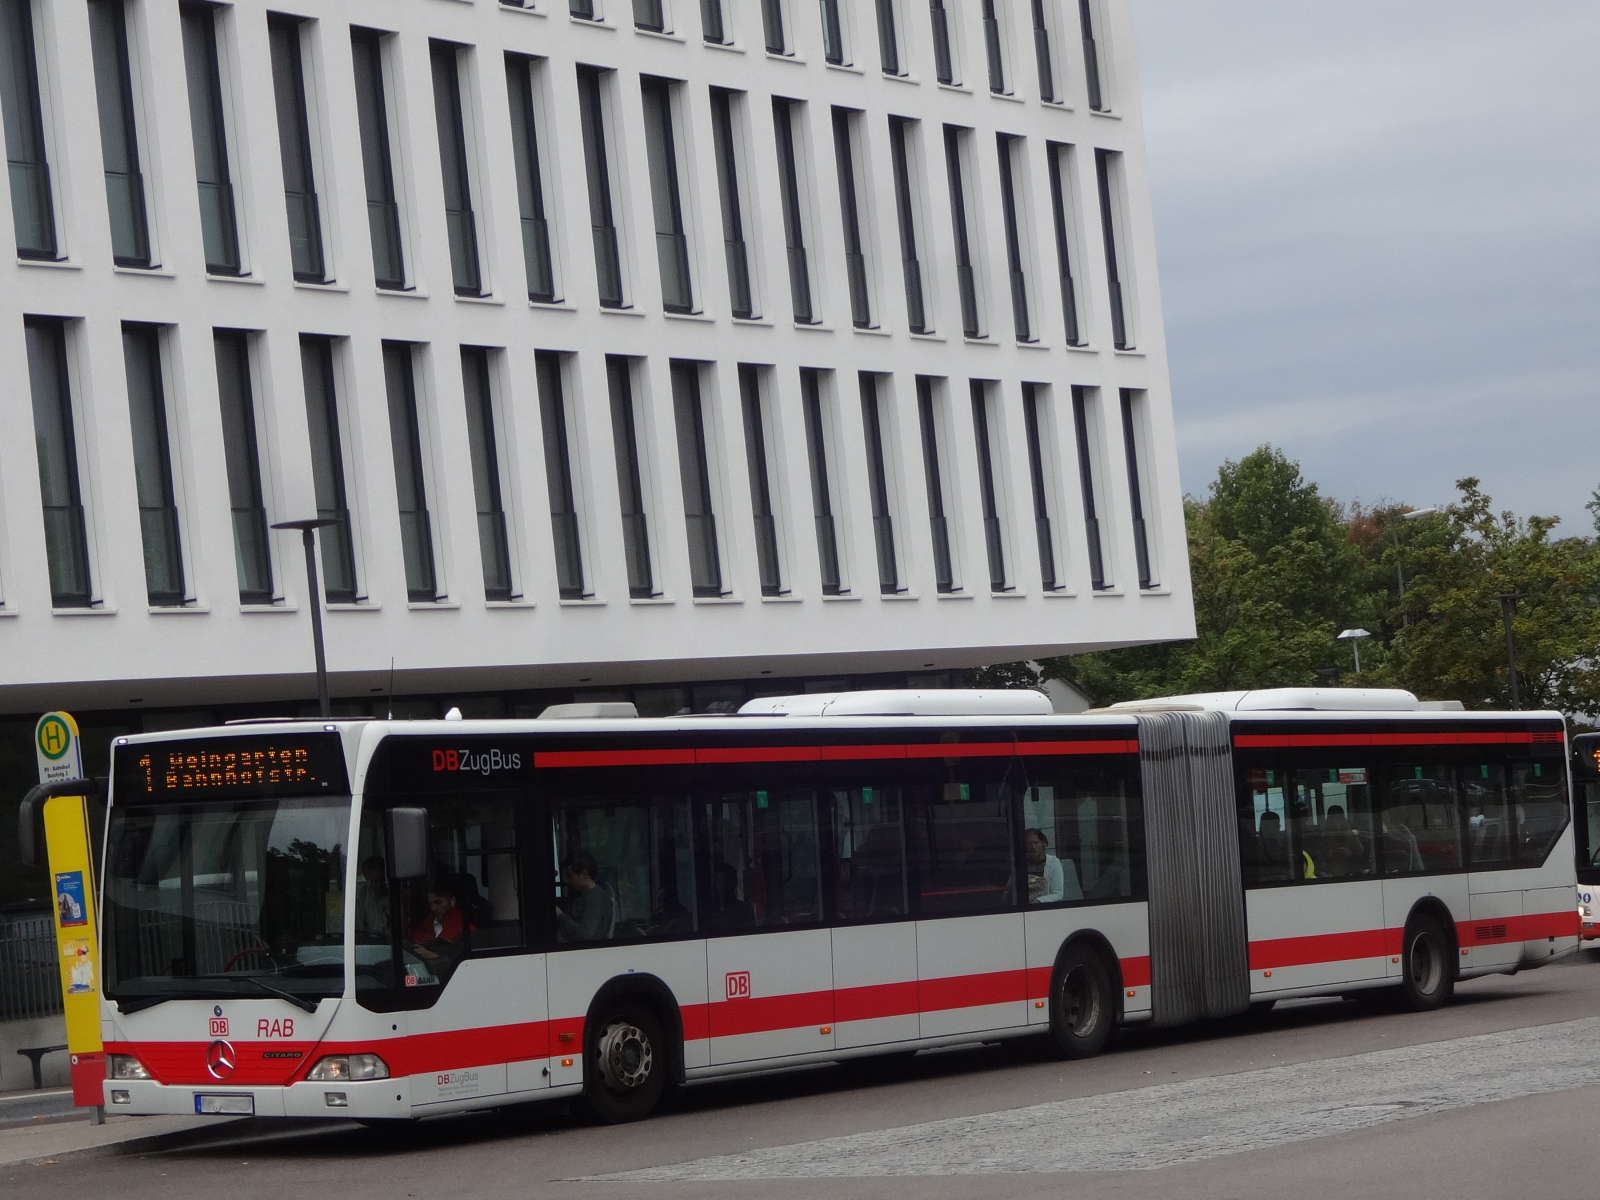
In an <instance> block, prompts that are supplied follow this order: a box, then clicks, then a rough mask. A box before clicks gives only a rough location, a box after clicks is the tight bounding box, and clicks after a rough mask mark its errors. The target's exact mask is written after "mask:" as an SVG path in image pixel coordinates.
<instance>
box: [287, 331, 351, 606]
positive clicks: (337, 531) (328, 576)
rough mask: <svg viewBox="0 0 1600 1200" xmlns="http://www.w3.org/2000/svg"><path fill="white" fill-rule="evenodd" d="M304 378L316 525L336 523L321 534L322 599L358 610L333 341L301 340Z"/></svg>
mask: <svg viewBox="0 0 1600 1200" xmlns="http://www.w3.org/2000/svg"><path fill="white" fill-rule="evenodd" d="M300 377H301V381H302V382H303V384H304V386H305V393H306V427H307V429H308V430H309V432H310V435H311V483H312V487H313V489H314V491H315V493H316V500H317V519H318V520H322V521H334V522H336V524H333V525H325V526H323V528H321V529H319V530H317V541H318V544H319V546H320V548H321V550H322V594H323V596H324V597H325V598H326V600H327V602H328V603H329V604H354V603H356V602H357V601H358V600H359V599H360V597H359V596H358V595H357V590H356V554H355V539H354V532H353V529H352V527H351V522H350V500H349V493H348V490H347V487H346V482H345V467H344V431H343V422H342V421H341V420H340V418H339V393H338V387H337V384H336V382H335V375H334V367H333V341H332V339H331V338H323V337H301V339H300Z"/></svg>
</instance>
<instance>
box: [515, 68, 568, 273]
mask: <svg viewBox="0 0 1600 1200" xmlns="http://www.w3.org/2000/svg"><path fill="white" fill-rule="evenodd" d="M505 61H506V92H507V95H508V97H509V101H510V108H511V151H512V156H513V158H514V160H515V163H516V169H517V209H518V214H519V216H520V217H521V223H522V265H523V269H524V270H525V271H526V272H527V277H528V299H529V300H531V301H533V302H534V303H536V304H554V303H556V302H557V300H558V299H559V296H558V295H557V292H556V279H555V258H554V255H553V254H552V253H551V249H550V221H549V218H548V216H547V214H546V209H545V194H544V164H543V160H542V159H541V157H540V154H539V121H538V110H537V105H536V104H535V102H534V93H533V74H532V73H533V71H534V70H535V69H536V66H535V64H537V63H538V62H539V61H540V60H539V59H536V58H532V57H530V56H528V55H523V54H515V53H512V52H509V51H508V52H507V53H506V56H505Z"/></svg>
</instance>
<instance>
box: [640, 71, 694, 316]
mask: <svg viewBox="0 0 1600 1200" xmlns="http://www.w3.org/2000/svg"><path fill="white" fill-rule="evenodd" d="M681 86H682V85H681V84H677V83H675V82H674V81H673V80H670V79H660V78H657V77H655V76H652V75H646V76H642V77H641V78H640V80H639V94H640V98H641V100H642V102H643V105H644V128H645V158H646V163H647V167H648V173H649V176H650V199H651V206H650V207H651V213H652V215H653V217H654V218H655V235H656V263H657V266H658V268H659V271H660V275H661V307H662V308H663V309H664V310H665V311H667V312H669V313H692V312H694V311H696V310H695V303H694V281H693V278H692V276H691V272H690V266H689V237H688V230H687V228H686V225H685V223H684V219H683V192H682V186H681V182H680V180H679V177H678V146H677V140H678V139H677V132H676V122H675V119H674V117H673V112H672V110H673V106H674V102H675V100H676V99H677V95H676V90H677V88H679V87H681ZM663 226H665V228H663Z"/></svg>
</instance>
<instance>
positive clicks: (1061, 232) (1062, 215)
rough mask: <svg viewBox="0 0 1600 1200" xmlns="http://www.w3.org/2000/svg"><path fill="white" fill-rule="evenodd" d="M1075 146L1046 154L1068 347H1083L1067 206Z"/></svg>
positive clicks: (1071, 225)
mask: <svg viewBox="0 0 1600 1200" xmlns="http://www.w3.org/2000/svg"><path fill="white" fill-rule="evenodd" d="M1071 153H1072V147H1070V146H1064V145H1062V144H1060V143H1059V142H1051V143H1050V145H1049V149H1048V154H1047V166H1048V168H1049V171H1050V215H1051V220H1052V224H1053V225H1054V226H1055V235H1056V274H1057V277H1058V278H1059V279H1060V281H1061V317H1062V323H1063V326H1064V329H1065V333H1066V339H1067V345H1069V346H1081V345H1083V344H1084V337H1083V326H1082V325H1081V324H1080V323H1079V320H1078V289H1077V286H1076V284H1075V283H1074V282H1073V278H1072V247H1073V245H1074V241H1073V234H1074V230H1075V228H1076V220H1075V213H1074V211H1073V210H1070V209H1069V208H1068V207H1067V188H1068V187H1069V186H1070V182H1071V179H1072V176H1071V159H1070V155H1071Z"/></svg>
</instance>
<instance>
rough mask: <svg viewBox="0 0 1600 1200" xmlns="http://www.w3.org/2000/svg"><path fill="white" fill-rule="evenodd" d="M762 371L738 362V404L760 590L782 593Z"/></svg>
mask: <svg viewBox="0 0 1600 1200" xmlns="http://www.w3.org/2000/svg"><path fill="white" fill-rule="evenodd" d="M767 369H768V370H770V368H767ZM761 371H762V368H760V367H757V366H755V365H754V364H752V363H740V364H739V404H740V408H741V410H742V413H743V416H744V450H745V465H746V468H747V470H748V473H749V476H750V512H751V516H752V518H753V520H754V524H755V538H756V570H757V574H758V575H759V577H760V580H761V594H762V595H763V596H782V595H786V594H787V593H788V589H787V588H785V587H784V586H783V560H782V555H781V554H780V552H779V546H778V515H777V512H776V510H775V509H774V507H773V503H772V480H771V470H770V459H769V455H768V449H767V416H766V407H765V404H764V398H763V396H762V389H761V383H762V380H761V374H760V373H761Z"/></svg>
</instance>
